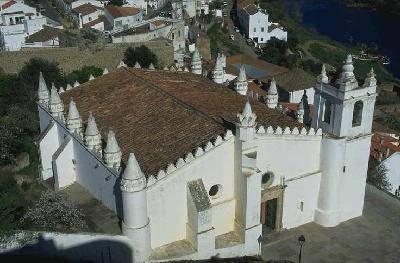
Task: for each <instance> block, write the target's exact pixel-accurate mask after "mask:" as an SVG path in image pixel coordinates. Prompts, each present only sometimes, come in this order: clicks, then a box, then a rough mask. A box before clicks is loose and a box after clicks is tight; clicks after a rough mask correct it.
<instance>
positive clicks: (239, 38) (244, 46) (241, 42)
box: [224, 0, 258, 58]
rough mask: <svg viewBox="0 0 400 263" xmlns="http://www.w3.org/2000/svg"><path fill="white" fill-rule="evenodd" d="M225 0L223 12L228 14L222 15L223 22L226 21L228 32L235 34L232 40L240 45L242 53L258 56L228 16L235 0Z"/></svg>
mask: <svg viewBox="0 0 400 263" xmlns="http://www.w3.org/2000/svg"><path fill="white" fill-rule="evenodd" d="M226 1H227V3H228V5H227V6H226V7H225V8H224V12H226V13H227V14H228V16H227V17H224V22H226V23H228V27H229V34H230V35H234V36H235V40H234V41H235V43H237V44H238V46H239V47H240V51H241V52H242V53H243V54H246V55H248V56H250V57H254V58H258V55H257V54H256V53H255V52H254V50H253V48H252V47H250V46H249V45H248V44H247V42H246V39H245V38H244V37H243V36H242V35H241V34H240V33H238V32H236V31H235V26H234V24H233V21H232V18H231V16H230V13H231V10H232V6H233V1H235V0H226Z"/></svg>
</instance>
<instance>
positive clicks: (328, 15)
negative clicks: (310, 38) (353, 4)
mask: <svg viewBox="0 0 400 263" xmlns="http://www.w3.org/2000/svg"><path fill="white" fill-rule="evenodd" d="M283 2H284V3H285V6H286V9H287V10H288V11H291V10H293V8H298V9H299V10H300V11H301V14H302V23H303V25H304V26H305V27H307V28H309V29H312V30H315V31H317V32H318V33H320V34H322V35H325V36H328V37H330V38H331V39H333V40H336V41H339V42H342V43H344V44H350V43H352V44H356V43H365V44H368V45H372V44H375V45H377V46H378V48H379V51H380V53H381V54H382V55H385V56H388V57H389V58H390V60H391V63H390V65H386V67H387V69H388V70H389V71H390V72H392V73H393V74H394V75H395V76H396V77H397V78H398V79H400V16H393V15H388V14H384V13H381V12H376V11H372V10H368V9H356V8H348V7H346V5H345V4H344V3H343V2H344V1H341V0H284V1H283Z"/></svg>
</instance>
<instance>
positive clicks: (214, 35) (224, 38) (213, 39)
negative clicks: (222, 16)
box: [207, 23, 241, 57]
mask: <svg viewBox="0 0 400 263" xmlns="http://www.w3.org/2000/svg"><path fill="white" fill-rule="evenodd" d="M207 36H208V37H209V39H210V49H211V55H212V56H213V57H216V56H217V54H218V53H221V52H226V53H227V55H228V56H229V55H237V54H240V53H241V52H240V47H239V46H238V45H237V43H235V42H234V41H233V40H232V39H230V36H229V30H228V29H227V28H225V27H222V24H221V23H214V24H213V25H212V26H211V27H210V28H209V29H208V30H207Z"/></svg>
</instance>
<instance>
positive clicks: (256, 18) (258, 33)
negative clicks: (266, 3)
mask: <svg viewBox="0 0 400 263" xmlns="http://www.w3.org/2000/svg"><path fill="white" fill-rule="evenodd" d="M237 16H238V18H239V23H240V27H241V29H242V32H243V33H244V34H245V35H246V37H247V38H249V39H251V40H253V41H254V43H255V44H263V43H267V42H268V41H269V40H270V39H271V38H272V37H274V38H277V39H280V40H284V41H287V31H285V30H284V29H283V27H282V26H280V25H279V24H278V23H272V22H269V21H268V14H267V13H266V12H265V11H264V10H261V9H260V8H259V7H258V6H257V5H256V4H254V1H252V0H239V1H237Z"/></svg>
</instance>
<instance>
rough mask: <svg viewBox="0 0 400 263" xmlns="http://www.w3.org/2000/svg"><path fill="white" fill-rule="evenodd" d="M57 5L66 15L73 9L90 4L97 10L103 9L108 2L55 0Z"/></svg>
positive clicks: (100, 0) (98, 0)
mask: <svg viewBox="0 0 400 263" xmlns="http://www.w3.org/2000/svg"><path fill="white" fill-rule="evenodd" d="M56 1H57V4H58V5H59V6H60V7H61V8H62V9H63V10H64V12H66V13H70V12H71V11H72V10H73V9H74V8H77V7H78V6H81V5H84V4H91V5H93V6H96V7H98V8H104V6H106V4H107V3H108V0H56Z"/></svg>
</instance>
